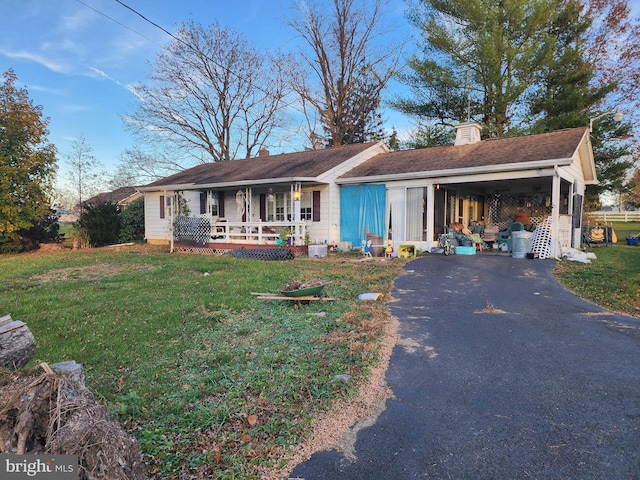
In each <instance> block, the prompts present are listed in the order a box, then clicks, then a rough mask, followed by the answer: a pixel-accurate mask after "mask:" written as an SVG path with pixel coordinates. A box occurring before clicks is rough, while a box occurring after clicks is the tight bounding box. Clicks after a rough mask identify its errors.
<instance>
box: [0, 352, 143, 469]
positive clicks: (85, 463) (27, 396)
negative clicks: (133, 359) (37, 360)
mask: <svg viewBox="0 0 640 480" xmlns="http://www.w3.org/2000/svg"><path fill="white" fill-rule="evenodd" d="M43 369H44V370H45V373H43V374H38V373H37V372H16V371H11V370H7V369H1V370H0V392H2V395H1V396H0V453H5V454H19V455H23V454H60V455H78V459H79V464H80V465H79V478H80V479H81V480H84V479H105V480H125V479H130V480H138V479H143V478H144V472H143V468H142V461H141V458H140V454H139V450H140V446H139V445H138V442H137V441H136V440H135V439H134V438H133V437H131V436H130V435H128V434H127V433H126V432H125V431H124V430H123V429H122V427H121V426H120V424H119V423H118V422H117V421H116V420H114V419H113V418H111V416H110V415H109V413H108V412H107V410H106V409H105V408H104V407H102V406H101V405H100V404H98V403H97V402H96V401H95V400H94V398H93V395H91V394H90V393H89V392H88V391H86V390H80V389H78V388H76V386H75V385H74V384H72V383H70V382H69V381H67V380H66V379H65V378H63V377H60V376H58V375H57V374H55V373H54V372H53V371H52V370H51V369H50V368H49V366H48V365H46V364H43Z"/></svg>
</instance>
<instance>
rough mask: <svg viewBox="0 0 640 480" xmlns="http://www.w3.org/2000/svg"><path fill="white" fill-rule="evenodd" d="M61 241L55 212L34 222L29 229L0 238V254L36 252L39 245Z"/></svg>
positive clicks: (51, 211)
mask: <svg viewBox="0 0 640 480" xmlns="http://www.w3.org/2000/svg"><path fill="white" fill-rule="evenodd" d="M60 240H61V235H60V224H59V223H58V217H56V216H55V212H54V211H53V210H50V212H49V215H47V216H46V217H44V218H43V219H41V220H38V221H37V222H35V223H34V224H33V225H32V226H31V227H30V228H28V229H22V230H18V231H17V232H15V233H14V234H13V235H2V236H0V253H20V252H23V251H25V250H26V251H30V250H36V249H37V248H38V247H39V246H40V244H41V243H58V242H60Z"/></svg>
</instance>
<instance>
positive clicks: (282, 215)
mask: <svg viewBox="0 0 640 480" xmlns="http://www.w3.org/2000/svg"><path fill="white" fill-rule="evenodd" d="M275 197H276V198H275V220H276V222H284V221H285V220H286V219H287V206H288V205H287V199H288V198H289V194H287V193H276V194H275Z"/></svg>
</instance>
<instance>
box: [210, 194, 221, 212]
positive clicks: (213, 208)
mask: <svg viewBox="0 0 640 480" xmlns="http://www.w3.org/2000/svg"><path fill="white" fill-rule="evenodd" d="M209 212H210V213H211V216H212V217H220V216H222V215H220V199H219V197H218V192H209Z"/></svg>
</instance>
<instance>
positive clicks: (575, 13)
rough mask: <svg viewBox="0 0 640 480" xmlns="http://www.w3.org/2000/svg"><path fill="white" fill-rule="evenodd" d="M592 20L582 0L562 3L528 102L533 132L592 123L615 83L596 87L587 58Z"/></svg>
mask: <svg viewBox="0 0 640 480" xmlns="http://www.w3.org/2000/svg"><path fill="white" fill-rule="evenodd" d="M591 23H592V19H591V18H590V17H589V16H588V15H587V13H586V11H585V8H584V6H583V5H582V2H581V1H580V0H567V1H560V2H558V4H557V5H556V13H555V18H554V19H553V21H552V22H551V25H550V29H549V32H550V33H551V35H552V36H553V38H554V40H555V41H554V42H553V43H550V49H549V56H548V59H547V62H546V63H545V65H542V66H541V69H540V71H539V72H537V74H536V83H537V85H538V86H537V88H535V89H534V91H533V93H532V94H531V96H530V97H529V99H528V103H529V111H530V114H531V117H532V118H531V121H532V122H533V126H532V131H534V132H548V131H553V130H558V129H560V128H571V127H580V126H585V125H588V124H589V117H590V116H591V115H592V114H591V112H592V110H593V109H594V108H595V107H596V106H597V105H598V103H600V102H601V101H602V100H603V99H604V98H605V97H606V95H607V94H608V93H610V92H611V91H612V90H613V89H615V84H613V83H608V84H606V85H594V84H593V80H594V78H595V76H596V71H595V68H594V66H593V64H592V63H591V62H589V60H588V57H587V39H586V36H587V34H588V32H589V27H590V26H591Z"/></svg>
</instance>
